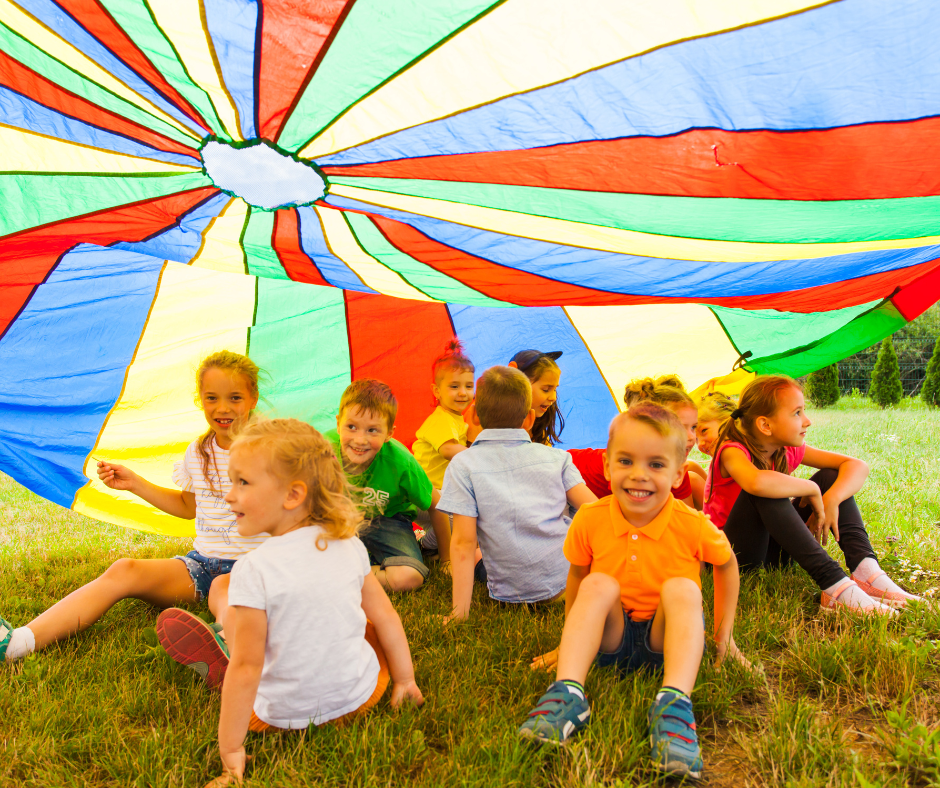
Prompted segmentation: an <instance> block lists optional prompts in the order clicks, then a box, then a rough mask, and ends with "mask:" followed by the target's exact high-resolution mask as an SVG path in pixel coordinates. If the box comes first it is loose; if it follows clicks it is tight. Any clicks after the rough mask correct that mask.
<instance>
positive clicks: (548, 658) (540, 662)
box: [529, 648, 558, 670]
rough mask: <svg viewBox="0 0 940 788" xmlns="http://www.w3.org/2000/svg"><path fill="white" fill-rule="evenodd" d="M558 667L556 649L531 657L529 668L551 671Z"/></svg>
mask: <svg viewBox="0 0 940 788" xmlns="http://www.w3.org/2000/svg"><path fill="white" fill-rule="evenodd" d="M557 665H558V649H557V648H555V649H552V650H551V651H548V652H546V653H545V654H539V655H538V656H537V657H532V661H531V662H530V663H529V667H530V668H531V669H532V670H551V669H552V668H554V667H556V666H557Z"/></svg>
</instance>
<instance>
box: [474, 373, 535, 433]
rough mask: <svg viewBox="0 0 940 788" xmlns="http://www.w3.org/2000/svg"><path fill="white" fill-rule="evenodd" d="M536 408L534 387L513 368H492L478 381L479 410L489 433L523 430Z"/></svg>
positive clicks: (481, 421) (483, 425)
mask: <svg viewBox="0 0 940 788" xmlns="http://www.w3.org/2000/svg"><path fill="white" fill-rule="evenodd" d="M531 408H532V386H531V385H530V384H529V380H528V378H526V376H525V374H524V373H522V372H520V371H519V370H518V369H513V368H512V367H490V368H489V369H488V370H486V372H484V373H483V374H482V375H481V376H480V379H479V380H478V381H477V397H476V410H477V416H478V417H479V419H480V426H481V427H483V429H485V430H498V429H519V428H520V427H522V423H523V422H524V421H525V417H526V416H527V415H528V413H529V410H530V409H531Z"/></svg>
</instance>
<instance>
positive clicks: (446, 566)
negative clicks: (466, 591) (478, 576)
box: [441, 561, 454, 577]
mask: <svg viewBox="0 0 940 788" xmlns="http://www.w3.org/2000/svg"><path fill="white" fill-rule="evenodd" d="M441 572H443V573H444V574H445V575H447V577H453V576H454V574H453V571H452V570H451V568H450V561H441Z"/></svg>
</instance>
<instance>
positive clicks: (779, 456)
mask: <svg viewBox="0 0 940 788" xmlns="http://www.w3.org/2000/svg"><path fill="white" fill-rule="evenodd" d="M790 388H795V389H798V390H799V391H802V390H803V388H802V386H800V384H799V383H797V382H796V381H795V380H793V378H790V377H787V376H786V375H758V376H757V377H756V378H754V380H752V381H751V382H750V383H748V384H747V386H746V387H745V388H744V391H742V392H741V398H740V399H739V400H738V405H737V407H736V408H735V409H734V411H732V412H731V413H729V414H728V415H727V416H725V417H724V421H723V423H722V425H721V427H720V428H719V430H718V439H717V440H716V441H715V451H714V453H713V454H712V464H711V474H712V478H713V479H716V478H718V477H717V476H716V475H715V474H717V473H719V469H718V467H717V466H716V462H717V460H718V455H719V450H720V449H721V445H722V444H723V443H729V442H735V443H741V444H743V445H744V447H745V448H746V449H747V450H748V451H749V452H750V454H751V462H752V463H754V467H756V468H757V470H759V471H777V472H778V473H786V474H789V473H790V466H789V464H788V463H787V450H786V447H785V446H784V447H781V448H779V449H777V450H776V451H775V452H774V453H773V454H772V455H771V457H770V459H769V460H767V459H765V458H764V455H763V451H762V449H761V447H760V443H759V442H758V439H757V437H756V435H755V429H754V424H755V422H756V421H757V419H759V418H760V417H761V416H773V415H774V413H776V412H777V408H778V407H779V404H778V402H779V398H780V393H781V392H782V391H786V390H787V389H790ZM714 492H715V485H714V484H713V485H712V489H711V492H709V495H708V499H709V500H711V496H712V493H714Z"/></svg>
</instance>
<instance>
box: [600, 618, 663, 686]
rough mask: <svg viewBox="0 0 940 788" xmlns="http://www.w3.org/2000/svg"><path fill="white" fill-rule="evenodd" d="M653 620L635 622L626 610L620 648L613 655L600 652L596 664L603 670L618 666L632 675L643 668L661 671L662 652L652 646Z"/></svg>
mask: <svg viewBox="0 0 940 788" xmlns="http://www.w3.org/2000/svg"><path fill="white" fill-rule="evenodd" d="M652 626H653V619H652V618H651V619H650V620H649V621H633V620H632V619H631V618H630V614H629V613H627V611H626V610H624V611H623V639H622V640H621V641H620V647H619V648H618V649H617V650H616V651H613V652H611V653H606V652H604V651H600V652H598V654H597V658H596V659H595V660H594V661H595V663H596V664H597V665H598V666H599V667H602V668H607V667H611V666H613V665H616V666H617V669H618V670H620V671H621V672H623V673H632V672H633V671H635V670H639V669H640V668H643V667H648V668H650V669H651V670H659V669H660V668H662V666H663V654H662V652H661V651H653V648H652V646H650V629H651V628H652Z"/></svg>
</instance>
